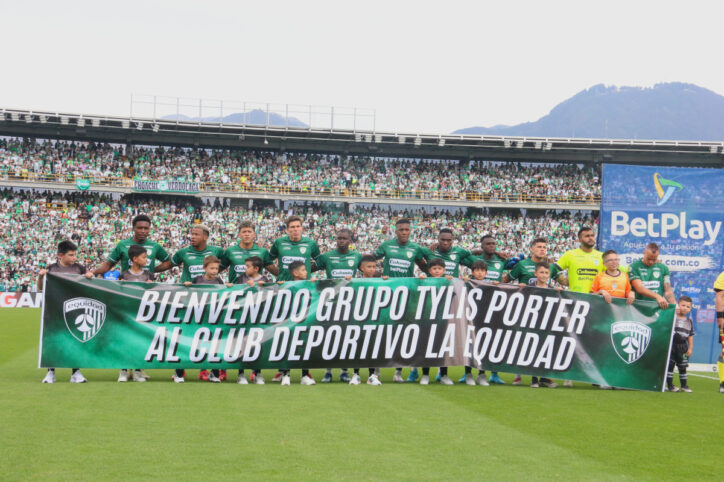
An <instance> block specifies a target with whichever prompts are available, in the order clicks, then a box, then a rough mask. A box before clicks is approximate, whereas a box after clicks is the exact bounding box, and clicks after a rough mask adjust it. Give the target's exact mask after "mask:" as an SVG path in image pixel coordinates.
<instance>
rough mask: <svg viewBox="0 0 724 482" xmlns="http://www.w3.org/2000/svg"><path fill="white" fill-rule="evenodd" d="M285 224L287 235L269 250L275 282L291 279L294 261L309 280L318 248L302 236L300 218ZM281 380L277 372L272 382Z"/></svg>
mask: <svg viewBox="0 0 724 482" xmlns="http://www.w3.org/2000/svg"><path fill="white" fill-rule="evenodd" d="M285 224H286V226H287V235H286V236H282V237H281V238H279V239H277V240H276V241H274V244H272V247H271V249H270V250H269V256H270V257H271V259H272V260H275V259H276V260H278V263H279V266H278V268H279V274H278V275H277V281H291V280H292V279H293V276H292V274H291V273H290V272H289V265H290V264H292V263H293V262H294V261H300V262H302V263H304V267H305V268H306V271H307V279H310V278H311V276H312V260H313V259H317V257H318V256H319V254H320V253H319V246H318V245H317V243H316V242H315V241H314V240H313V239H310V238H305V237H303V236H302V232H303V229H304V228H303V227H302V218H300V217H299V216H289V217H288V218H287V219H286V221H285ZM282 378H283V374H282V372H281V371H278V372H277V373H276V375H274V378H272V381H273V382H281V381H282ZM309 378H310V380H311V381H312V382H313V381H314V380H313V379H312V378H311V376H309Z"/></svg>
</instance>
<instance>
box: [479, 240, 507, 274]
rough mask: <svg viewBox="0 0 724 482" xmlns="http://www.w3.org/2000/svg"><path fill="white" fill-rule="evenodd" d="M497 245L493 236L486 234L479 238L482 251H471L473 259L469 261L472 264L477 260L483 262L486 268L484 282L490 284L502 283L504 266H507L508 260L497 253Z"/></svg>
mask: <svg viewBox="0 0 724 482" xmlns="http://www.w3.org/2000/svg"><path fill="white" fill-rule="evenodd" d="M497 244H498V242H497V240H496V239H495V236H493V235H491V234H486V235H485V236H483V237H482V238H480V246H481V248H482V249H475V250H473V253H474V254H475V258H473V259H472V260H471V261H472V262H473V263H474V262H475V261H476V260H478V259H479V260H481V261H485V264H486V265H487V266H488V273H487V274H486V275H485V281H488V282H490V283H500V282H501V281H502V279H503V273H504V272H505V266H506V265H507V264H508V260H507V259H506V258H505V257H504V256H502V255H501V254H500V253H498V252H497V250H496V248H497ZM471 265H472V264H471Z"/></svg>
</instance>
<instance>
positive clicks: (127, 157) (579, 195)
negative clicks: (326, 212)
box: [0, 139, 601, 202]
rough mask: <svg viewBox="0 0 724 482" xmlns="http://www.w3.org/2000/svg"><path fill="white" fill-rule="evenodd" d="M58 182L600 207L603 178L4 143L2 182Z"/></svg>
mask: <svg viewBox="0 0 724 482" xmlns="http://www.w3.org/2000/svg"><path fill="white" fill-rule="evenodd" d="M33 176H34V177H36V178H37V177H38V176H40V177H41V178H42V176H47V177H49V176H53V177H56V178H60V179H62V180H65V181H66V182H74V180H75V179H76V177H78V178H83V179H91V180H97V181H102V182H107V181H121V180H123V179H131V178H135V179H142V180H176V181H188V182H200V183H211V185H212V186H211V188H213V189H220V190H224V189H228V187H229V186H234V188H235V189H239V190H248V191H279V192H294V193H308V194H319V193H337V194H342V193H346V192H349V191H350V190H354V192H355V194H357V195H360V196H367V197H380V196H385V197H415V198H423V199H435V198H438V197H440V196H446V197H453V198H457V197H462V196H485V198H486V199H492V200H528V199H532V200H540V201H544V200H571V201H574V200H575V201H579V202H585V201H593V200H595V199H597V198H599V197H600V192H601V187H600V181H599V173H598V172H596V171H595V170H594V169H592V168H581V167H579V166H578V165H575V164H566V165H543V164H539V165H536V164H515V163H495V162H483V161H470V162H458V161H441V160H420V159H414V160H413V159H387V158H361V157H339V156H331V155H318V154H293V153H285V154H278V153H254V152H230V151H209V150H203V149H199V150H192V149H183V148H163V147H157V148H143V147H133V148H132V150H131V151H130V152H128V153H126V152H125V148H124V147H123V146H117V145H109V144H94V143H78V144H76V143H66V142H62V141H43V142H25V141H20V140H12V139H0V179H2V178H8V177H12V178H20V179H23V178H29V177H33Z"/></svg>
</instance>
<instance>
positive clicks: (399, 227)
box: [374, 218, 427, 278]
mask: <svg viewBox="0 0 724 482" xmlns="http://www.w3.org/2000/svg"><path fill="white" fill-rule="evenodd" d="M410 234H412V228H411V225H410V220H409V219H407V218H401V219H399V220H398V221H397V223H396V224H395V239H390V240H388V241H385V242H384V243H382V244H381V245H380V246H379V247H378V248H377V249H376V250H375V252H374V256H375V258H376V259H378V260H379V259H384V261H383V263H382V276H383V277H385V276H388V277H390V278H413V277H414V276H415V264H417V266H419V267H420V269H421V270H422V271H423V272H427V263H426V262H425V253H424V251H423V248H422V246H420V245H418V244H415V243H413V242H410Z"/></svg>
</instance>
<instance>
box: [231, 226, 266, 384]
mask: <svg viewBox="0 0 724 482" xmlns="http://www.w3.org/2000/svg"><path fill="white" fill-rule="evenodd" d="M255 241H256V231H255V230H254V223H252V222H251V221H243V222H242V223H241V225H240V226H239V244H235V245H233V246H231V247H228V248H226V251H224V261H225V262H226V264H228V266H229V283H237V282H239V280H241V278H243V277H244V275H245V274H246V260H247V259H249V258H251V257H254V256H256V257H258V258H259V259H261V260H262V264H263V267H264V268H266V270H267V271H269V272H270V273H271V274H273V275H278V274H279V268H277V266H276V265H275V264H274V261H272V259H271V256H269V251H267V250H266V249H265V248H262V247H261V246H259V245H258V244H256V243H255ZM249 378H250V379H251V382H252V383H255V384H257V385H264V383H265V380H264V377H263V376H262V375H261V370H254V371H252V372H251V376H250V377H249ZM236 383H238V384H240V385H246V384H247V383H248V381H247V379H246V377H245V376H244V370H239V375H238V376H237V377H236Z"/></svg>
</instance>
